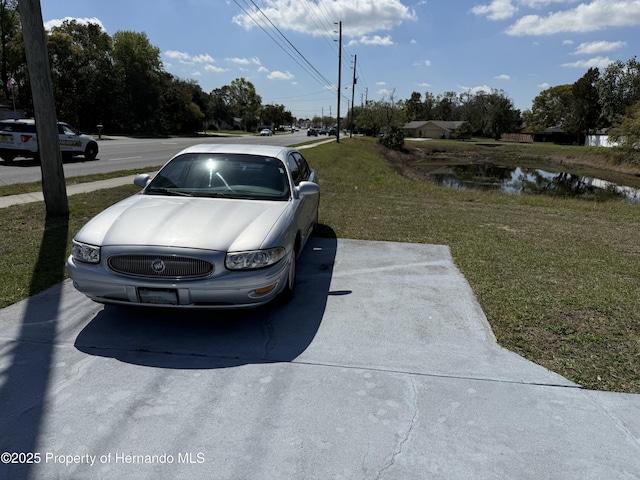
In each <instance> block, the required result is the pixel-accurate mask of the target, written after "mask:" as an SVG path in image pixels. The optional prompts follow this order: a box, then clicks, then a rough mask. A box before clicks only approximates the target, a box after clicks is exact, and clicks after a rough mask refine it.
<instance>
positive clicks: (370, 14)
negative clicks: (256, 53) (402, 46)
mask: <svg viewBox="0 0 640 480" xmlns="http://www.w3.org/2000/svg"><path fill="white" fill-rule="evenodd" d="M314 4H315V5H313V6H315V7H317V10H318V12H322V16H323V17H326V18H336V19H340V20H341V21H342V28H343V30H342V33H343V35H346V36H349V37H354V38H358V37H362V36H364V35H369V34H371V33H373V32H377V31H380V30H391V29H392V28H394V27H396V26H398V25H400V24H402V22H403V21H405V20H416V19H417V17H416V14H415V13H414V12H413V11H412V10H410V9H409V8H408V7H406V6H405V5H403V4H402V1H400V0H375V1H371V0H340V1H336V0H317V2H314ZM250 12H251V16H249V15H247V14H246V13H241V14H239V15H236V16H235V17H233V22H234V23H235V24H237V25H239V26H241V27H243V28H245V29H247V30H249V29H252V28H256V27H258V25H257V23H256V22H255V21H254V18H255V19H257V20H258V21H260V22H263V20H261V19H264V16H266V17H268V18H269V20H270V21H271V22H272V23H273V24H274V25H276V26H277V27H278V28H279V29H281V30H289V31H295V32H300V33H304V34H310V35H313V36H322V35H327V34H333V32H332V31H328V29H327V28H325V27H329V28H331V27H334V29H336V30H337V26H334V25H323V24H321V23H320V22H318V21H317V16H316V15H310V14H309V3H308V2H300V1H299V0H269V2H268V3H267V4H266V6H264V7H262V8H261V12H262V13H263V14H264V16H263V15H261V14H258V13H257V12H256V10H255V8H253V9H251V10H250ZM262 26H263V27H265V28H271V24H269V23H268V22H264V23H262Z"/></svg>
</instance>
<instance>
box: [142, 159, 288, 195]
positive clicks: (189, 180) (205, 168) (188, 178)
mask: <svg viewBox="0 0 640 480" xmlns="http://www.w3.org/2000/svg"><path fill="white" fill-rule="evenodd" d="M143 193H145V194H147V195H158V194H161V195H188V196H194V197H227V198H243V199H251V200H288V199H289V193H290V189H289V181H288V177H287V171H286V169H285V167H284V165H283V163H282V162H281V161H280V160H278V159H277V158H272V157H263V156H257V155H244V154H220V153H200V154H184V155H181V156H179V157H176V158H174V159H173V160H171V162H169V163H168V164H167V165H165V166H164V168H163V169H162V170H160V172H158V174H157V175H156V176H155V177H154V179H153V180H152V181H151V182H150V183H149V185H148V186H147V187H146V188H145V189H144V192H143Z"/></svg>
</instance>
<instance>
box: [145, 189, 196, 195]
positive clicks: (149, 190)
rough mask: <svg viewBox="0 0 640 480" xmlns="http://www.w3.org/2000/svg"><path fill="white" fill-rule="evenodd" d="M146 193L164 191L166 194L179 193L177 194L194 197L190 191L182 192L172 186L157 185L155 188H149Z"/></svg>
mask: <svg viewBox="0 0 640 480" xmlns="http://www.w3.org/2000/svg"><path fill="white" fill-rule="evenodd" d="M146 193H164V194H166V195H177V196H181V197H193V195H191V194H190V193H186V192H181V191H179V190H173V189H172V188H159V187H155V188H150V189H148V190H147V192H146Z"/></svg>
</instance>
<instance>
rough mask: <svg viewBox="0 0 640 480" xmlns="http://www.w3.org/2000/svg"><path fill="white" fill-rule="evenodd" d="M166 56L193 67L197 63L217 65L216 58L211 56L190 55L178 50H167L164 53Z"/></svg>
mask: <svg viewBox="0 0 640 480" xmlns="http://www.w3.org/2000/svg"><path fill="white" fill-rule="evenodd" d="M164 56H165V57H166V58H171V59H173V60H177V61H179V62H180V63H185V64H187V65H193V64H195V63H206V64H210V63H215V60H214V58H213V57H212V56H211V55H209V54H201V55H191V54H189V53H186V52H179V51H177V50H166V51H165V52H164Z"/></svg>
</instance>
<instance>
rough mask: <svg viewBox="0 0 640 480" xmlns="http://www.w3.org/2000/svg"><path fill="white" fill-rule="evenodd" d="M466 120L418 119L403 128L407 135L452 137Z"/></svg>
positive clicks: (414, 136) (415, 136)
mask: <svg viewBox="0 0 640 480" xmlns="http://www.w3.org/2000/svg"><path fill="white" fill-rule="evenodd" d="M463 123H464V122H463V121H455V122H447V121H444V120H429V121H423V120H418V121H414V122H409V123H407V124H406V125H405V126H404V127H402V130H403V132H404V136H405V137H413V138H451V134H452V133H453V132H454V131H455V130H456V129H457V128H459V127H460V125H462V124H463Z"/></svg>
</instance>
